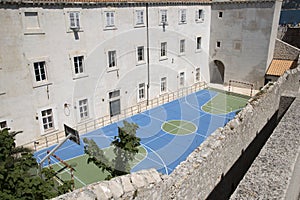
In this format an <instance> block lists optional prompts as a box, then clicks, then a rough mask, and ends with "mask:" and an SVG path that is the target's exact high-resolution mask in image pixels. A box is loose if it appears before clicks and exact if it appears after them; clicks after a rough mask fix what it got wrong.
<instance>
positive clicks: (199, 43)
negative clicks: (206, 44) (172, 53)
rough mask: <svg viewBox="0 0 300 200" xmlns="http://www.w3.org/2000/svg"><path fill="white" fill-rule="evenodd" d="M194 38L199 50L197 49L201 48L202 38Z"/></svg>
mask: <svg viewBox="0 0 300 200" xmlns="http://www.w3.org/2000/svg"><path fill="white" fill-rule="evenodd" d="M196 40H197V41H196V42H197V44H196V45H197V47H196V49H197V50H199V49H201V40H202V38H201V37H197V38H196Z"/></svg>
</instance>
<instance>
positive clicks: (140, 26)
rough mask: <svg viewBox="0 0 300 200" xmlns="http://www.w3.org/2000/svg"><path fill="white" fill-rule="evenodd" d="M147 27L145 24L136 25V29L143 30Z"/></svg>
mask: <svg viewBox="0 0 300 200" xmlns="http://www.w3.org/2000/svg"><path fill="white" fill-rule="evenodd" d="M143 27H145V24H136V25H134V28H143Z"/></svg>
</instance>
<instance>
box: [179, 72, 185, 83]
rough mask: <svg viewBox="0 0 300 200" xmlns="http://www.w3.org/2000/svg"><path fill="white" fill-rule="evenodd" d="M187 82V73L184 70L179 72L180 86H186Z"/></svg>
mask: <svg viewBox="0 0 300 200" xmlns="http://www.w3.org/2000/svg"><path fill="white" fill-rule="evenodd" d="M184 83H185V75H184V72H180V73H179V86H184Z"/></svg>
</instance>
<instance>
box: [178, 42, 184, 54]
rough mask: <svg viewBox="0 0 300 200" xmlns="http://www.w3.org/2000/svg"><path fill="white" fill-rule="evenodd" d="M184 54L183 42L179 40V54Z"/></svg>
mask: <svg viewBox="0 0 300 200" xmlns="http://www.w3.org/2000/svg"><path fill="white" fill-rule="evenodd" d="M184 52H185V40H180V42H179V53H180V54H183V53H184Z"/></svg>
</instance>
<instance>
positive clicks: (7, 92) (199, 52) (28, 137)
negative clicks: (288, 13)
mask: <svg viewBox="0 0 300 200" xmlns="http://www.w3.org/2000/svg"><path fill="white" fill-rule="evenodd" d="M264 2H267V3H265V4H267V5H269V6H267V7H266V6H265V4H264V3H262V4H260V3H257V2H256V3H255V4H253V3H251V2H250V3H249V2H244V3H241V2H240V4H239V5H241V8H239V9H240V11H239V13H240V14H241V15H243V18H242V19H239V20H236V21H234V23H235V24H236V26H241V27H242V26H245V23H246V22H247V23H248V15H249V16H252V17H254V16H255V13H256V12H258V11H256V10H257V9H258V10H260V12H264V11H267V14H265V15H267V16H266V18H267V19H268V20H271V21H272V22H270V21H265V20H264V21H263V22H261V24H258V25H259V26H257V29H256V30H255V31H254V32H251V34H244V33H245V29H243V28H236V29H235V28H234V30H235V31H236V34H237V35H240V37H233V36H234V35H235V34H233V35H232V38H231V37H230V36H231V34H230V32H229V31H231V30H232V28H230V27H231V26H232V25H230V24H227V23H225V24H223V25H222V24H220V23H221V22H217V20H220V19H219V18H220V12H224V13H223V14H224V16H223V19H222V20H223V22H228V21H230V20H232V15H231V14H230V13H231V12H232V9H231V8H229V7H230V6H229V7H228V6H225V7H224V6H221V7H220V5H223V4H219V3H218V2H214V1H210V0H199V1H198V0H194V1H185V2H178V1H173V0H170V1H164V2H156V1H153V2H144V1H137V2H135V3H134V2H131V3H130V2H125V1H118V2H113V3H108V2H105V1H103V0H102V1H101V0H95V1H93V2H89V1H82V2H80V1H77V0H75V1H64V0H61V1H50V0H49V1H48V0H47V1H46V0H45V1H34V0H33V1H22V0H18V1H13V2H8V1H0V20H1V25H2V27H5V31H2V32H1V33H0V43H1V47H0V80H1V85H0V99H1V113H0V123H1V127H9V128H11V129H12V130H22V131H23V132H24V133H23V134H20V135H19V136H18V137H17V143H18V144H25V143H27V142H30V141H34V140H35V139H38V138H39V137H42V136H45V135H48V134H53V133H55V132H59V131H63V124H68V125H70V126H74V127H75V126H76V125H78V124H84V123H86V122H88V121H91V120H93V119H97V118H99V117H101V116H105V115H110V116H112V117H113V116H117V115H118V114H120V112H121V111H122V110H123V109H124V108H128V107H130V106H132V105H135V104H137V103H140V102H143V101H147V100H149V99H153V98H155V97H158V96H160V95H162V94H164V93H168V92H172V91H176V90H178V89H180V88H185V87H188V86H191V85H193V84H195V83H197V82H200V81H203V82H207V83H209V82H210V81H211V80H212V81H213V80H214V76H212V69H213V67H214V66H212V65H211V63H212V62H213V63H214V60H220V61H221V62H222V63H223V64H224V65H225V78H224V77H223V82H225V83H226V81H227V80H230V79H233V78H234V79H239V78H241V79H242V80H243V79H244V77H246V76H249V77H251V78H249V79H246V80H248V81H250V82H251V81H256V80H257V79H258V80H259V81H256V82H255V83H256V84H257V85H258V86H260V85H261V82H260V79H262V80H263V78H264V70H266V68H267V64H268V62H269V56H270V55H271V53H270V52H271V51H272V40H273V39H272V37H273V32H274V31H275V30H274V27H273V26H274V24H275V23H276V20H278V19H277V16H276V14H277V13H276V12H277V7H276V5H277V4H278V2H277V1H271V0H270V1H264ZM224 5H227V4H224ZM228 5H236V2H232V3H228ZM248 5H252V6H251V8H248V7H247V6H248ZM253 5H256V7H257V8H256V7H255V6H253ZM227 9H228V10H229V12H227ZM215 15H217V16H218V17H216V16H215ZM228 16H230V18H228V19H227V17H228ZM221 18H222V17H221ZM263 19H264V18H263ZM249 20H250V19H249ZM260 20H261V19H260V16H257V17H256V18H255V21H257V22H259V21H260ZM249 23H250V22H249ZM237 24H240V25H237ZM249 26H250V25H249ZM276 30H277V29H276ZM261 31H264V32H263V36H262V37H260V36H257V34H262V33H261ZM228 37H229V38H230V41H231V42H232V41H242V44H241V46H240V48H241V49H242V50H241V51H237V52H236V54H234V55H230V54H229V50H231V49H230V48H229V49H226V50H225V49H224V51H220V52H217V53H216V52H214V51H213V49H215V48H213V46H214V44H215V43H216V40H220V41H222V44H221V45H222V46H223V45H224V46H226V38H228ZM257 38H258V40H256V41H252V40H253V39H257ZM265 39H267V41H265V42H263V43H261V40H265ZM223 41H224V43H223ZM251 42H252V43H251ZM256 43H257V44H260V47H262V49H263V50H262V51H255V50H256V49H257V48H258V47H255V45H254V44H256ZM236 45H237V46H238V44H236ZM248 47H249V48H250V49H248ZM247 51H248V53H247ZM249 51H250V52H252V54H255V56H252V57H250V58H249V59H248V60H247V59H246V58H248V56H247V55H246V54H248V55H249ZM269 51H270V52H269ZM221 52H223V53H221ZM256 56H260V59H261V62H259V63H257V65H259V71H258V73H254V74H253V73H252V71H253V70H256V68H255V67H253V66H256V65H254V64H253V61H254V60H253V59H254V58H257V57H256ZM243 59H244V60H245V61H246V62H248V63H250V64H247V65H243V66H242V68H241V70H240V71H241V72H242V73H243V75H244V76H242V77H240V75H241V73H234V71H235V69H237V68H240V67H241V64H242V62H241V61H242V60H243ZM227 66H230V67H227ZM245 69H247V70H245ZM257 76H258V77H257ZM223 82H222V83H223Z"/></svg>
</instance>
